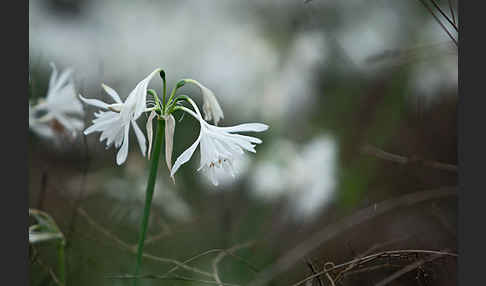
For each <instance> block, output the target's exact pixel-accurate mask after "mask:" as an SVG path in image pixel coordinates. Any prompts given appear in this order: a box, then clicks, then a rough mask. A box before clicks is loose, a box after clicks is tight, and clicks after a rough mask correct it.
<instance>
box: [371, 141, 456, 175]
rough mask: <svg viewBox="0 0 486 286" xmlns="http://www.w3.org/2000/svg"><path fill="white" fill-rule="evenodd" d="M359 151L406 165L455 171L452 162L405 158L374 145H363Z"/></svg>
mask: <svg viewBox="0 0 486 286" xmlns="http://www.w3.org/2000/svg"><path fill="white" fill-rule="evenodd" d="M361 151H362V152H363V153H365V154H369V155H373V156H375V157H377V158H380V159H383V160H387V161H391V162H395V163H398V164H402V165H406V164H418V165H421V166H425V167H429V168H434V169H439V170H443V171H450V172H455V173H457V166H456V165H452V164H446V163H440V162H436V161H430V160H424V159H421V158H418V157H416V156H415V157H411V158H407V157H404V156H400V155H396V154H393V153H389V152H386V151H383V150H381V149H379V148H377V147H375V146H371V145H365V146H364V147H363V148H362V149H361Z"/></svg>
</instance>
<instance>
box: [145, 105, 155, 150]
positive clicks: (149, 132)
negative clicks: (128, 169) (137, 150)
mask: <svg viewBox="0 0 486 286" xmlns="http://www.w3.org/2000/svg"><path fill="white" fill-rule="evenodd" d="M155 115H156V113H155V111H152V112H151V113H150V115H149V118H148V119H147V124H146V126H145V127H146V129H147V138H148V142H149V145H148V153H147V157H148V159H149V160H150V151H151V150H152V139H153V137H154V131H153V129H152V121H153V120H154V117H155Z"/></svg>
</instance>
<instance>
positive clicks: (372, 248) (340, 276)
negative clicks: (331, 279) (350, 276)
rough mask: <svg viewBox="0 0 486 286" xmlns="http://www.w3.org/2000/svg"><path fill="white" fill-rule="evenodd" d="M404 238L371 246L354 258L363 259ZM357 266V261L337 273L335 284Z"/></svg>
mask: <svg viewBox="0 0 486 286" xmlns="http://www.w3.org/2000/svg"><path fill="white" fill-rule="evenodd" d="M406 238H407V237H402V238H399V239H394V240H390V241H387V242H383V243H377V244H374V245H373V246H371V247H370V248H368V249H367V250H366V251H364V252H363V253H361V254H360V255H358V256H357V257H356V258H363V257H365V256H366V255H369V254H370V253H373V251H376V250H378V249H380V248H383V247H385V246H387V245H390V244H394V243H395V242H397V241H401V240H404V239H406ZM357 265H358V261H357V262H356V263H353V264H350V265H349V266H348V267H346V268H345V269H343V270H342V271H340V272H339V273H338V275H337V276H336V279H335V280H336V282H337V281H339V280H340V279H341V278H343V277H344V275H345V274H346V273H347V272H349V271H350V270H352V269H353V268H354V267H355V266H357Z"/></svg>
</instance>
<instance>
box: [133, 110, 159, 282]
mask: <svg viewBox="0 0 486 286" xmlns="http://www.w3.org/2000/svg"><path fill="white" fill-rule="evenodd" d="M155 136H156V137H155V144H154V150H153V153H152V156H151V163H150V174H149V178H148V183H147V191H146V194H145V206H144V209H143V217H142V224H141V226H140V234H139V239H138V248H137V262H136V265H135V274H134V275H135V276H138V275H139V274H140V264H141V263H142V256H143V246H144V243H145V237H146V234H147V228H148V220H149V215H150V206H151V205H152V198H153V195H154V187H155V179H156V178H157V169H158V167H159V157H160V150H161V149H162V140H163V137H164V120H163V119H161V118H157V131H156V133H155ZM137 280H138V278H135V279H134V281H133V285H134V286H136V285H137Z"/></svg>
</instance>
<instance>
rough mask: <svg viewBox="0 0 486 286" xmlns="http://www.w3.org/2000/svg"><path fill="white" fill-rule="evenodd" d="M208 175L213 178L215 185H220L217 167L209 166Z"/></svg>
mask: <svg viewBox="0 0 486 286" xmlns="http://www.w3.org/2000/svg"><path fill="white" fill-rule="evenodd" d="M208 175H209V179H210V180H211V182H212V183H213V185H215V186H218V185H219V182H218V179H217V178H216V168H214V167H212V168H209V170H208Z"/></svg>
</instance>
